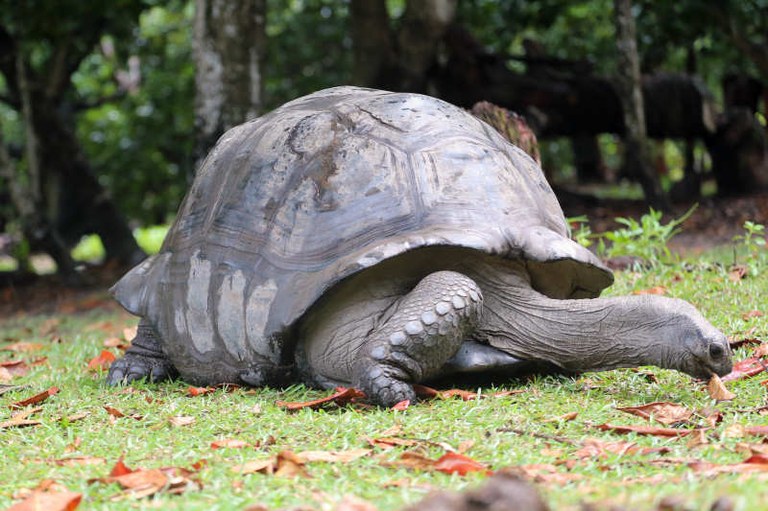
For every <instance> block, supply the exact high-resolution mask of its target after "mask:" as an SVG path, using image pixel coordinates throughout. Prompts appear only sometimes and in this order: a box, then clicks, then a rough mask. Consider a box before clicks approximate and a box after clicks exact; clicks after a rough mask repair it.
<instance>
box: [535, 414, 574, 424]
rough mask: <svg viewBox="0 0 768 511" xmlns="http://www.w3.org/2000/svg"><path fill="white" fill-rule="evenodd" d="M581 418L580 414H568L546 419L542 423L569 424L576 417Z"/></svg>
mask: <svg viewBox="0 0 768 511" xmlns="http://www.w3.org/2000/svg"><path fill="white" fill-rule="evenodd" d="M578 416H579V412H568V413H566V414H563V415H560V416H558V417H550V418H549V419H544V420H543V421H541V422H542V423H548V422H567V421H572V420H573V419H575V418H576V417H578Z"/></svg>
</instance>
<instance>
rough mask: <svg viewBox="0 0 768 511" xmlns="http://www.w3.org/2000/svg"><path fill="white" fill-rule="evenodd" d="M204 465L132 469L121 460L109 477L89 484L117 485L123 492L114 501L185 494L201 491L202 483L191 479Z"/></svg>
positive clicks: (97, 479) (91, 481)
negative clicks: (157, 495)
mask: <svg viewBox="0 0 768 511" xmlns="http://www.w3.org/2000/svg"><path fill="white" fill-rule="evenodd" d="M203 465H204V463H202V462H198V463H196V464H195V465H193V469H192V470H187V469H184V468H179V467H163V468H153V469H142V468H138V469H135V470H134V469H130V468H128V467H127V466H125V464H124V463H123V460H122V458H120V459H119V460H118V461H117V463H115V466H114V467H113V468H112V470H111V471H110V473H109V475H108V476H107V477H100V478H96V479H89V480H88V482H89V483H95V482H100V483H107V484H109V483H117V484H119V485H120V486H121V487H122V488H123V491H122V492H120V493H118V494H117V495H114V496H113V497H111V500H112V501H117V500H123V499H126V498H133V499H139V498H142V497H147V496H150V495H154V494H155V493H158V492H160V491H162V492H165V493H171V494H179V493H183V492H184V491H186V490H187V489H191V488H194V489H199V488H200V487H201V485H200V483H199V482H198V481H196V480H195V479H193V478H192V477H191V475H192V474H194V473H195V472H196V471H198V470H199V469H200V468H201V467H202V466H203Z"/></svg>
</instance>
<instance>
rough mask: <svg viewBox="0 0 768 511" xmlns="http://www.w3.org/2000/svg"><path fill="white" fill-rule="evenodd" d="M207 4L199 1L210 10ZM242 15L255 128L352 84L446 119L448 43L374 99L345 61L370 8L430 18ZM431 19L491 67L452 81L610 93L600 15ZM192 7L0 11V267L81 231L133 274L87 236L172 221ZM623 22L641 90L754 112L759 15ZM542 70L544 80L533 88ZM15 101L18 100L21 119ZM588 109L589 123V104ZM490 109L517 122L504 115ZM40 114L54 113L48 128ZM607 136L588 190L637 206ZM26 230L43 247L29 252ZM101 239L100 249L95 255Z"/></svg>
mask: <svg viewBox="0 0 768 511" xmlns="http://www.w3.org/2000/svg"><path fill="white" fill-rule="evenodd" d="M216 3H217V2H216V1H211V2H208V4H213V8H214V9H215V8H216ZM248 3H249V2H247V1H245V0H239V1H237V2H234V4H237V5H245V4H248ZM250 3H252V4H253V5H254V7H253V8H254V9H256V10H257V14H258V16H260V17H261V18H260V21H261V23H262V26H261V27H260V28H259V30H263V32H264V38H263V40H260V42H258V44H260V45H261V46H263V47H262V48H260V52H261V53H260V55H261V57H260V62H259V64H260V69H259V70H258V75H259V79H260V83H259V84H258V87H259V88H260V95H259V97H258V102H257V104H256V105H255V107H254V108H255V110H257V111H258V112H264V111H268V110H271V109H273V108H274V107H276V106H278V105H280V104H282V103H283V102H285V101H288V100H290V99H292V98H295V97H298V96H301V95H303V94H307V93H309V92H312V91H315V90H318V89H322V88H325V87H330V86H335V85H340V84H348V83H361V81H367V82H368V83H362V84H363V85H381V86H389V88H400V89H403V90H410V89H413V90H418V91H419V92H428V93H433V94H436V95H442V96H445V97H447V99H449V100H454V102H456V103H461V101H458V100H457V98H455V97H451V94H449V93H446V94H442V93H441V92H442V89H441V88H440V86H439V84H438V85H437V86H435V85H434V81H430V80H431V78H430V76H438V78H437V80H440V79H442V78H440V77H441V76H444V75H440V74H439V73H438V74H437V75H434V74H432V75H430V73H433V72H434V69H435V68H436V66H437V67H439V66H443V67H445V65H446V64H445V62H446V59H447V58H451V55H448V56H446V51H447V50H446V49H445V47H446V46H447V45H448V43H444V42H441V41H442V40H439V41H438V43H439V44H438V46H437V49H436V50H435V53H434V55H432V58H433V61H432V62H430V63H429V66H427V72H426V73H427V74H426V78H425V79H424V80H423V81H422V82H419V83H418V85H412V83H411V85H408V84H407V82H400V83H401V85H398V84H397V83H395V82H394V81H393V80H392V79H391V77H390V79H389V80H387V79H384V78H382V76H381V74H379V75H378V78H377V80H374V81H373V83H371V80H370V79H369V80H362V79H361V78H360V76H362V75H361V74H360V69H361V67H360V65H361V62H360V59H361V57H360V56H359V52H358V54H356V53H355V52H356V46H357V47H361V45H362V44H363V43H366V42H368V43H370V42H371V41H372V40H373V38H374V37H375V34H374V33H373V32H371V33H370V34H365V33H364V34H362V35H360V33H359V30H358V32H355V26H356V24H358V28H359V21H360V20H361V19H363V18H360V17H359V16H360V14H359V13H360V9H361V8H363V7H366V8H370V7H371V6H374V4H376V5H383V6H384V7H385V8H386V15H387V19H386V23H387V24H388V26H387V27H385V30H386V31H388V33H390V34H393V35H392V37H398V36H402V35H403V33H404V32H405V29H406V28H407V25H408V23H411V22H412V19H409V17H408V16H409V13H413V12H416V11H417V10H418V8H421V9H429V8H432V7H434V8H435V9H437V8H438V7H439V6H438V5H437V4H440V3H441V2H439V1H430V0H410V1H406V0H386V2H385V1H383V0H382V1H380V2H379V1H373V2H368V4H367V6H366V5H365V2H362V3H361V2H355V1H354V0H256V1H255V2H250ZM443 3H445V4H450V5H452V7H453V9H454V10H453V11H452V12H451V16H450V20H449V22H450V23H449V24H450V26H451V27H456V26H459V27H462V30H464V31H466V33H468V34H471V38H472V40H473V44H476V45H477V48H479V50H477V52H476V53H475V57H477V56H478V55H480V56H481V57H482V59H486V60H487V61H489V62H490V61H491V60H494V59H495V60H494V64H493V65H486V64H483V65H484V66H485V67H482V66H481V67H479V68H475V69H462V68H458V69H457V68H456V67H457V66H456V65H454V64H449V67H450V69H449V70H450V72H452V73H455V74H458V75H462V76H464V77H466V76H470V75H471V73H473V72H477V69H480V70H481V71H483V72H486V73H489V72H495V71H494V70H496V69H500V68H503V69H504V70H505V72H506V71H509V72H511V73H517V74H518V75H515V76H534V77H536V76H538V80H539V81H540V82H541V83H559V82H557V80H559V79H560V76H561V75H563V76H566V78H567V79H572V78H573V77H574V76H575V77H577V78H578V77H580V76H582V75H585V76H587V75H588V76H593V77H606V78H608V79H610V78H611V77H612V76H614V75H615V74H616V73H617V67H616V48H617V41H616V30H615V22H614V2H613V1H612V0H578V1H573V0H536V1H529V0H505V1H496V0H459V1H456V2H450V1H449V2H443ZM715 4H716V5H715ZM361 5H362V6H363V7H361ZM419 6H420V7H419ZM430 6H431V7H430ZM204 8H207V9H211V5H207V7H206V1H205V0H198V1H197V2H195V1H191V0H168V1H160V0H144V1H140V0H97V1H93V2H80V1H75V0H0V54H1V55H0V128H1V130H0V133H1V134H2V145H3V148H4V153H5V157H4V158H3V161H4V162H5V163H4V164H3V168H4V170H3V171H2V172H0V233H4V234H2V236H3V238H2V241H0V252H3V251H5V252H9V251H12V252H13V255H14V256H15V258H16V259H18V260H21V261H24V260H25V257H26V255H28V254H29V253H30V252H31V251H32V250H42V251H47V252H49V253H52V255H53V256H54V259H56V262H57V263H58V264H59V265H61V264H62V261H60V259H59V258H58V257H57V256H56V248H55V247H54V248H51V247H52V246H54V245H55V246H59V245H63V246H65V247H68V248H71V247H73V246H74V245H76V244H77V242H78V241H79V240H80V239H81V236H83V235H87V234H91V233H94V232H96V233H98V234H101V240H102V241H103V242H104V245H107V253H108V254H110V255H112V256H114V257H115V258H117V259H121V260H122V261H124V262H133V261H135V259H136V258H137V257H138V256H137V247H136V246H135V245H131V244H130V243H128V244H127V245H125V244H122V243H121V242H118V241H117V237H118V235H117V234H114V233H116V232H118V231H120V229H117V228H114V227H103V226H102V227H100V226H99V222H102V221H103V220H104V219H106V218H112V217H113V216H114V219H115V221H116V222H117V223H120V222H123V223H124V224H125V225H127V226H129V227H130V228H131V229H132V230H133V229H135V228H137V227H140V226H151V225H157V224H165V223H167V222H169V221H170V220H172V217H173V215H174V213H175V211H176V209H177V208H178V206H179V203H180V201H181V198H182V197H183V194H184V192H185V190H186V189H187V186H188V185H189V183H190V181H191V179H192V177H193V175H194V169H195V167H196V165H197V162H196V147H195V144H196V143H199V137H198V138H197V139H196V134H195V131H196V129H198V130H199V127H200V120H199V119H198V120H197V121H196V108H195V95H196V93H197V94H200V91H199V90H198V91H197V92H196V84H195V72H196V65H197V66H199V65H200V56H199V55H197V54H196V53H195V37H196V36H195V30H194V29H193V27H194V26H195V24H196V23H198V22H199V20H197V21H196V10H199V9H204ZM631 8H632V13H633V14H634V19H635V22H636V29H637V44H638V54H639V57H640V63H641V69H642V71H643V73H644V74H645V75H649V76H650V75H653V74H655V73H659V72H664V73H681V74H684V75H687V76H692V77H695V80H696V83H697V84H698V83H701V86H700V88H699V89H698V90H701V91H704V95H705V96H706V98H704V99H703V100H702V101H706V102H711V103H712V104H714V105H716V110H717V112H718V113H719V114H722V113H723V112H724V111H725V110H726V109H727V106H728V105H727V103H728V98H726V97H724V93H723V81H724V80H725V79H726V77H729V76H738V77H742V78H744V77H746V78H748V79H750V80H753V81H754V83H757V84H758V86H759V87H760V89H759V92H758V93H757V97H761V95H764V94H765V88H764V84H765V83H766V79H768V36H767V35H766V34H768V1H765V0H720V1H718V2H712V3H710V2H701V1H699V0H680V1H677V2H666V1H661V0H636V1H634V2H633V3H632V5H631ZM355 9H357V11H355ZM355 16H358V17H357V18H356V17H355ZM422 21H423V19H422ZM446 30H447V29H446ZM398 34H399V35H398ZM441 37H442V35H441ZM361 41H362V43H361ZM198 44H200V43H199V42H198ZM401 44H403V43H402V42H401ZM448 46H449V45H448ZM393 51H395V52H396V51H397V48H395V50H393ZM399 51H400V54H398V55H396V57H395V58H402V59H403V60H405V58H406V56H407V55H405V53H406V52H405V51H404V50H403V49H402V48H401V49H400V50H399ZM478 52H479V53H478ZM196 59H197V62H196ZM499 62H500V64H499ZM499 66H500V67H499ZM535 66H538V67H537V68H534V67H535ZM542 66H544V67H542ZM542 68H544V70H545V72H544V73H543V74H542V73H541V72H539V74H536V72H535V71H536V70H539V71H540V70H541V69H542ZM386 69H388V70H389V71H388V72H394V71H392V70H393V69H400V70H402V69H403V68H402V67H401V68H396V67H392V66H390V67H389V68H386ZM379 71H381V70H379ZM20 73H21V74H20ZM505 76H506V75H505ZM510 76H512V75H510ZM505 79H508V78H505ZM553 80H554V82H552V81H553ZM566 82H567V80H566ZM501 83H502V84H503V83H504V82H501ZM567 83H570V82H567ZM20 84H21V85H20ZM24 84H26V85H27V86H28V87H27V89H28V90H27V92H28V96H29V100H30V101H29V103H28V108H27V110H25V102H24V88H25V86H24ZM402 84H406V85H402ZM393 85H394V86H393ZM697 87H698V85H697ZM593 99H594V98H593ZM580 100H584V97H580ZM596 105H597V109H599V108H600V104H599V102H598V103H596ZM763 105H764V101H763ZM462 106H464V105H462ZM503 106H511V107H513V109H515V110H520V108H519V103H514V104H511V105H503ZM51 112H55V119H53V120H51V119H52V118H53V116H52V115H51ZM531 112H534V113H535V111H534V110H528V111H524V112H521V113H523V114H526V116H530V115H531ZM36 116H37V117H36ZM550 117H551V115H550ZM30 119H32V120H33V121H30ZM750 119H752V120H754V122H756V123H758V124H762V126H763V127H764V126H765V116H764V106H763V108H759V107H755V108H753V109H752V112H750ZM529 122H530V117H529ZM30 123H31V125H32V126H33V129H32V131H30V128H29V126H28V124H30ZM51 123H53V125H52V124H51ZM532 124H535V123H532ZM51 126H53V127H51ZM224 127H225V128H226V127H227V126H224ZM534 129H535V131H537V135H538V136H539V141H540V143H541V150H542V154H543V162H544V165H543V166H544V167H545V168H546V169H547V170H548V175H549V177H550V179H552V180H553V181H554V182H555V183H558V182H560V183H565V184H567V183H574V182H575V181H576V180H577V178H578V172H577V170H576V169H575V165H576V164H575V163H574V152H573V151H572V144H573V143H574V142H573V140H574V139H573V137H572V136H563V135H561V134H558V133H556V132H554V131H553V132H552V133H549V134H548V132H547V130H546V128H544V129H538V130H536V126H534ZM67 131H71V134H72V136H73V137H74V139H73V140H72V141H69V142H67V143H66V144H65V143H61V144H59V146H60V147H56V148H53V149H47V148H48V146H49V145H55V144H52V143H51V140H52V139H55V140H57V141H58V140H67V137H66V136H65V135H62V133H65V132H67ZM220 131H221V130H219V132H217V133H216V136H218V135H219V134H220ZM619 131H620V130H619ZM763 131H764V130H763ZM620 135H621V133H610V132H605V133H595V134H592V135H591V136H594V140H596V141H597V144H598V147H599V149H600V162H599V164H600V165H601V166H602V167H603V170H604V175H602V176H601V180H602V181H612V182H613V183H614V184H615V183H618V186H615V185H614V186H612V187H610V188H608V189H606V190H609V191H605V190H604V191H603V192H601V193H603V194H611V193H615V191H616V190H619V193H620V194H623V195H625V196H632V194H634V196H635V197H637V196H638V194H640V195H641V194H642V192H639V191H638V190H639V188H638V187H637V185H636V184H634V185H633V184H632V180H624V179H623V178H624V177H626V176H623V175H622V174H621V169H620V167H621V164H622V159H621V145H620V144H619V138H618V137H619V136H620ZM30 137H32V139H33V140H34V139H36V140H37V142H36V145H37V146H38V147H39V148H40V151H39V153H40V154H39V155H38V156H39V158H38V157H34V156H32V157H31V156H30V154H31V153H30V149H29V147H30V140H31V139H30ZM697 137H698V135H697ZM196 140H197V142H196ZM70 142H71V143H70ZM207 145H210V142H208V144H207ZM63 146H66V147H63ZM686 150H687V149H686V138H685V137H677V138H675V137H669V138H666V139H664V140H663V141H659V142H658V143H657V144H655V145H654V151H655V154H656V159H657V160H658V161H662V162H663V164H659V167H662V166H663V167H664V168H663V170H662V171H660V177H659V179H660V180H661V181H662V184H663V186H664V189H665V190H666V191H667V192H669V191H670V190H671V189H672V187H673V185H674V183H675V182H679V181H681V180H682V179H683V178H684V174H685V171H684V167H685V165H686V164H687V163H686ZM690 150H691V151H692V154H693V155H694V158H695V159H696V161H697V162H698V165H699V166H700V167H701V169H699V170H697V172H698V173H699V174H703V175H705V176H706V172H707V171H708V166H711V161H709V158H710V156H709V153H708V152H707V151H706V149H705V146H704V145H703V144H702V143H692V144H691V149H690ZM198 152H199V151H198ZM0 156H2V155H0ZM30 158H32V159H30ZM36 158H37V159H39V160H40V161H39V165H40V170H38V171H35V170H34V168H33V167H34V160H35V159H36ZM74 161H77V162H79V164H81V168H85V169H86V171H87V173H89V175H91V176H92V178H93V182H88V183H85V184H83V182H81V181H80V178H79V177H77V176H79V175H80V174H79V173H78V172H79V171H78V172H75V171H74V170H73V171H68V170H66V167H67V165H69V164H70V162H74ZM52 169H53V170H52ZM606 169H607V170H606ZM630 177H631V176H630ZM705 181H706V179H705ZM14 186H15V187H17V188H19V190H20V191H21V192H24V191H25V190H26V192H28V193H29V194H31V196H33V197H34V200H33V202H32V203H31V206H30V209H31V211H20V208H19V206H18V204H17V202H16V201H14V200H13V194H14ZM19 190H17V192H18V191H19ZM714 190H715V188H713V187H712V186H710V187H709V188H707V187H706V186H705V187H704V188H703V191H704V193H711V192H712V191H714ZM700 193H701V189H698V190H696V193H694V194H693V195H692V198H694V199H695V198H696V197H698V196H699V194H700ZM102 195H104V197H108V198H109V202H111V203H112V204H113V205H114V207H112V209H109V208H106V209H104V208H102V209H98V208H96V209H94V208H92V207H85V205H86V204H87V203H90V202H91V201H93V200H95V199H94V196H99V197H101V196H102ZM99 200H101V199H99ZM105 200H106V199H105ZM99 207H101V206H99ZM21 209H23V208H21ZM95 218H98V220H99V222H95V221H94V219H95ZM102 223H104V222H102ZM111 225H113V226H114V225H117V224H111ZM100 229H101V230H100ZM42 231H45V232H47V233H49V234H46V235H39V233H40V232H42ZM153 232H154V231H153ZM35 233H37V234H35ZM109 233H113V234H114V238H115V239H113V240H109V239H105V237H106V238H108V237H109ZM36 236H37V237H36ZM46 236H48V238H46ZM152 236H155V237H157V234H156V233H155V234H154V235H150V238H151V237H152ZM41 240H42V241H41ZM46 240H48V241H46ZM51 240H52V241H51ZM90 243H97V244H98V243H99V242H98V241H93V240H92V241H91V242H90ZM142 243H143V242H142ZM155 249H156V248H155ZM145 250H146V248H145ZM62 257H63V256H62ZM65 263H66V261H65Z"/></svg>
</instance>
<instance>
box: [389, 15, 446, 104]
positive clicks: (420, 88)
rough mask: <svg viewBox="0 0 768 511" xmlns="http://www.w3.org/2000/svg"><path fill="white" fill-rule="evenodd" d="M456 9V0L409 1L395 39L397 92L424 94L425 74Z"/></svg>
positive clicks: (433, 59) (432, 61)
mask: <svg viewBox="0 0 768 511" xmlns="http://www.w3.org/2000/svg"><path fill="white" fill-rule="evenodd" d="M456 5H457V0H409V2H408V4H407V5H406V8H405V12H404V13H403V20H402V26H401V28H400V31H399V33H398V36H397V43H398V44H397V46H398V49H399V57H400V58H399V61H400V65H401V84H400V89H401V90H404V91H413V92H426V85H427V71H428V70H429V68H430V67H431V66H432V64H433V63H434V62H435V58H436V56H437V48H438V44H439V42H440V40H441V39H442V38H443V35H444V34H445V32H446V30H448V27H449V26H450V24H451V23H452V22H453V19H454V17H455V16H456Z"/></svg>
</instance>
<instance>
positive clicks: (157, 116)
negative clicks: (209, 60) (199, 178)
mask: <svg viewBox="0 0 768 511" xmlns="http://www.w3.org/2000/svg"><path fill="white" fill-rule="evenodd" d="M193 13H194V11H193V6H192V4H191V3H189V2H178V1H177V2H167V3H166V4H165V5H164V6H154V7H150V8H148V9H146V10H145V11H144V12H143V13H142V14H141V16H140V18H139V23H138V27H137V28H136V31H135V32H134V33H133V35H132V36H131V37H130V38H125V39H122V40H118V39H116V38H114V37H111V36H105V37H104V38H102V40H101V42H100V45H99V47H98V49H97V50H96V51H94V52H93V53H91V55H90V56H89V57H88V58H87V59H86V61H85V62H84V63H83V65H82V66H81V67H80V69H79V70H78V72H77V73H75V75H74V76H73V81H74V84H75V86H76V88H77V91H78V94H79V95H80V96H81V97H82V98H83V100H84V103H85V104H93V105H97V106H95V107H94V108H89V109H87V110H85V111H84V112H83V113H82V115H81V116H80V117H79V121H78V135H79V138H80V140H81V141H82V143H83V146H84V148H85V151H86V154H87V155H88V157H89V159H90V161H91V163H92V164H93V166H94V167H95V168H96V169H97V171H98V173H99V176H100V181H101V183H102V184H103V185H105V186H106V187H107V189H108V190H109V191H110V192H111V194H112V196H113V198H114V199H115V201H116V202H117V203H118V205H119V206H120V209H121V210H122V211H123V212H124V213H125V214H126V215H127V216H128V217H129V218H131V219H136V220H139V221H140V222H142V223H145V224H155V223H162V222H165V221H166V220H167V217H168V215H169V214H170V213H171V212H173V211H175V210H176V208H177V207H178V204H179V202H180V201H181V197H182V196H183V194H184V192H185V190H186V187H187V182H188V179H189V178H190V176H191V175H192V165H193V162H192V159H191V154H192V144H193V139H194V137H193V126H194V113H193V109H192V103H193V98H194V65H193V62H192V56H191V39H190V37H191V31H190V25H191V23H192V18H193ZM131 69H132V70H133V71H131ZM136 71H138V72H139V73H140V74H139V75H137V74H135V73H136ZM130 73H134V74H133V76H131V74H130ZM118 76H120V77H122V78H121V80H122V82H123V84H124V86H123V88H121V87H120V84H119V81H120V80H117V79H116V78H117V77H118ZM131 80H136V81H135V82H131ZM126 86H127V90H126ZM105 100H106V101H105Z"/></svg>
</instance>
